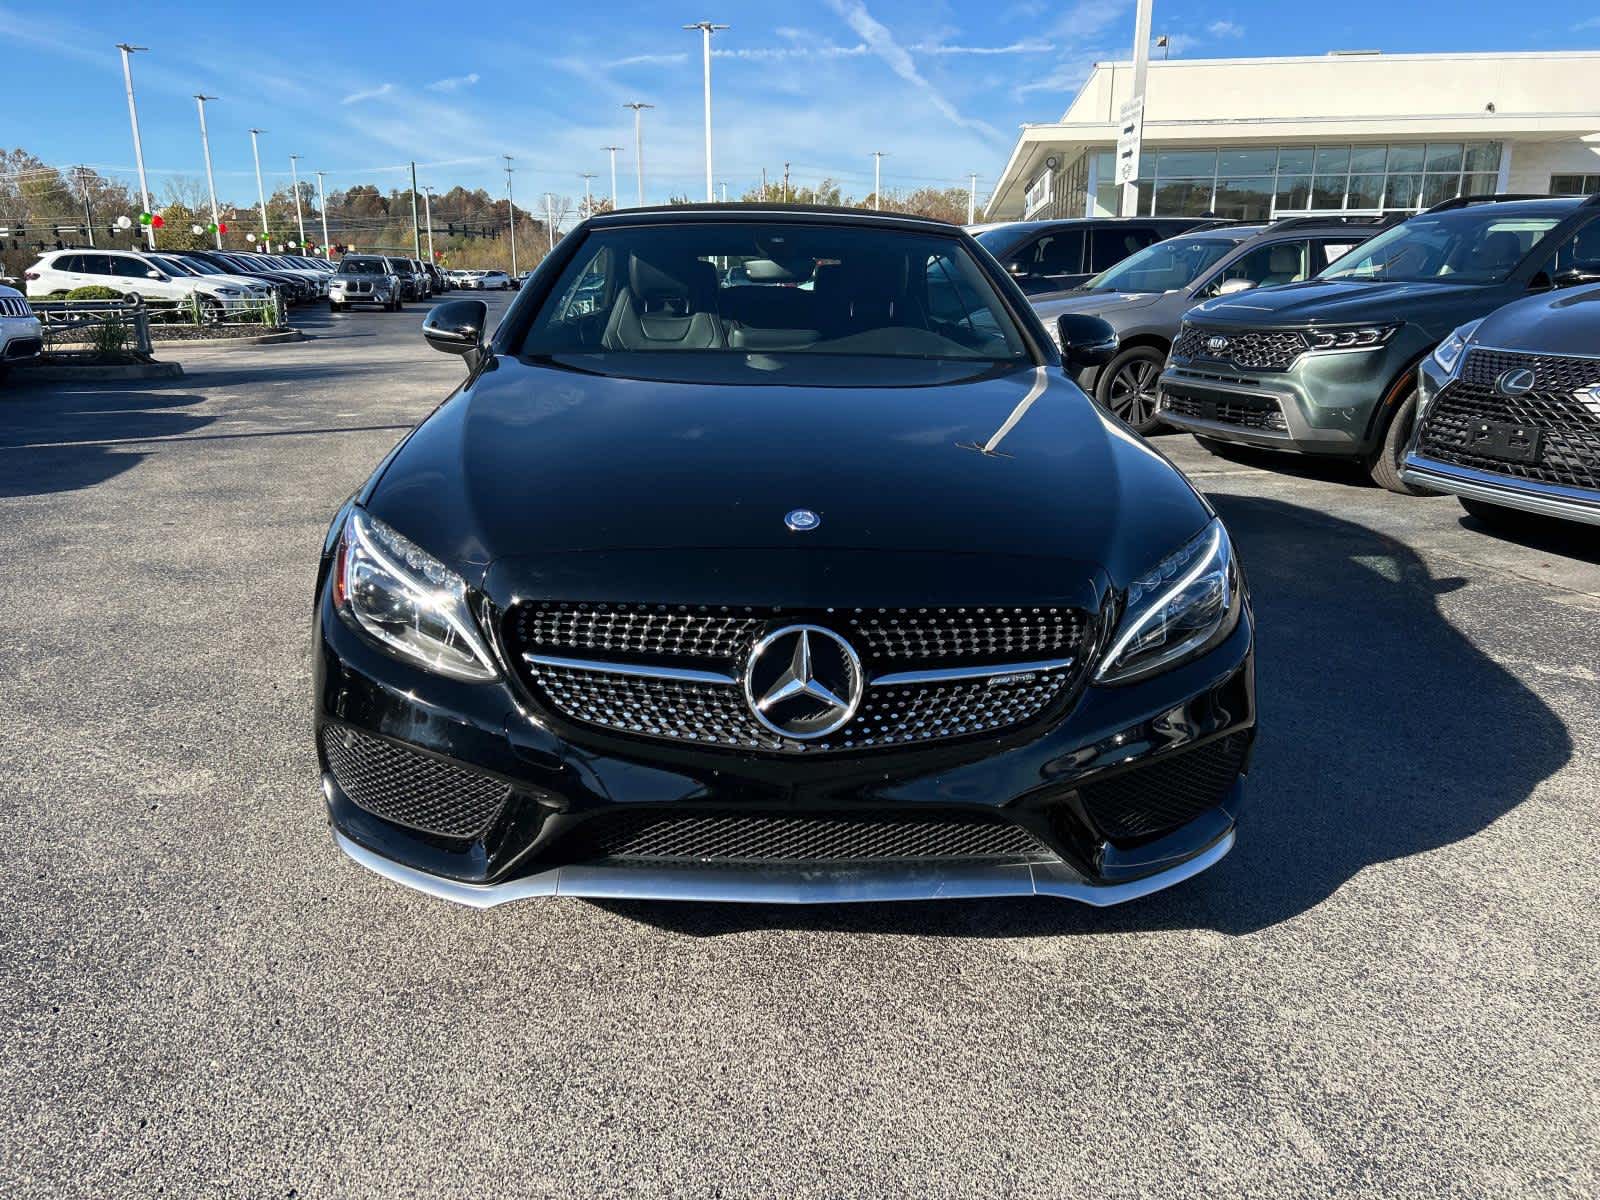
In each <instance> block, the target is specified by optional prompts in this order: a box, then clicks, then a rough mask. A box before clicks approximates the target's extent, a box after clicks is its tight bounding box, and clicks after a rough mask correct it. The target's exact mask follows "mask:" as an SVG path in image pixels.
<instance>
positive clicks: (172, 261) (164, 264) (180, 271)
mask: <svg viewBox="0 0 1600 1200" xmlns="http://www.w3.org/2000/svg"><path fill="white" fill-rule="evenodd" d="M150 258H151V260H152V261H153V262H154V263H155V264H156V265H157V266H158V267H160V268H161V269H162V270H164V271H165V272H167V274H169V275H198V274H200V272H199V271H196V270H195V269H194V268H193V267H191V266H189V264H188V263H186V262H183V261H181V260H179V259H176V258H168V257H167V256H166V255H165V254H152V255H151V256H150Z"/></svg>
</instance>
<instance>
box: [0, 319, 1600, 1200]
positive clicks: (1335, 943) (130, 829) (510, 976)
mask: <svg viewBox="0 0 1600 1200" xmlns="http://www.w3.org/2000/svg"><path fill="white" fill-rule="evenodd" d="M490 302H491V304H492V305H494V306H495V307H496V308H497V309H498V308H499V307H500V306H501V305H502V304H503V302H504V301H503V298H501V297H498V296H491V297H490ZM420 313H421V306H417V305H412V306H409V307H408V309H407V311H406V312H405V313H402V314H383V313H376V314H366V313H361V314H350V315H340V316H331V315H328V314H326V313H321V314H313V315H312V316H311V317H310V319H309V320H308V322H307V327H308V329H309V331H310V332H311V333H312V334H313V335H314V338H313V340H311V341H308V342H306V343H304V344H299V345H292V346H277V347H262V348H259V349H251V350H231V351H217V350H206V351H198V350H191V351H187V352H184V351H179V352H177V353H178V356H179V357H180V358H181V361H182V362H183V364H184V367H185V370H186V375H185V377H184V378H183V379H180V380H173V381H170V382H161V383H151V384H146V385H139V386H137V387H130V386H126V385H105V384H97V385H64V384H54V385H31V386H22V387H16V388H12V389H10V390H6V391H0V556H3V560H4V562H5V569H4V571H3V572H0V612H3V613H4V615H5V619H4V621H3V622H0V776H3V778H4V779H5V781H6V803H5V813H6V836H5V838H4V841H3V842H0V913H3V915H4V919H3V920H0V1019H3V1021H4V1027H5V1029H6V1036H5V1038H4V1039H3V1040H0V1128H4V1129H5V1130H6V1131H7V1132H6V1134H5V1135H4V1137H3V1138H0V1194H3V1195H5V1196H7V1197H47V1196H48V1197H61V1196H86V1197H87V1196H95V1197H101V1196H108V1195H118V1196H155V1195H168V1196H185V1197H187V1196H212V1195H217V1196H251V1197H256V1196H336V1197H367V1196H373V1197H378V1196H382V1197H402V1196H419V1197H435V1196H447V1195H464V1194H468V1193H471V1192H479V1191H488V1190H490V1189H492V1190H493V1191H494V1192H495V1193H497V1194H502V1193H503V1194H514V1195H525V1196H544V1195H548V1196H572V1197H592V1196H598V1195H607V1194H626V1195H652V1194H670V1195H681V1196H743V1195H784V1196H796V1197H799V1196H806V1197H810V1196H818V1197H824V1196H825V1197H841V1196H872V1197H882V1196H890V1195H896V1196H898V1195H910V1196H923V1197H933V1196H994V1195H1009V1196H1030V1197H1031V1196H1040V1197H1045V1196H1051V1197H1053V1196H1064V1195H1094V1196H1097V1197H1135V1196H1138V1197H1166V1196H1174V1197H1176V1196H1198V1195H1210V1196H1222V1195H1226V1196H1263V1197H1284V1196H1300V1195H1305V1196H1311V1195H1351V1196H1384V1197H1395V1196H1429V1197H1442V1196H1463V1197H1465V1196H1473V1197H1477V1196H1504V1197H1529V1196H1556V1197H1569V1196H1570V1197H1589V1196H1593V1195H1595V1194H1596V1193H1597V1191H1600V1094H1597V1092H1600V1084H1597V1080H1600V996H1597V957H1600V956H1597V954H1596V949H1595V947H1596V945H1597V940H1596V935H1595V928H1594V918H1595V913H1596V911H1597V908H1600V903H1597V902H1600V863H1597V852H1596V846H1597V840H1596V817H1597V809H1600V552H1597V551H1596V548H1595V544H1594V539H1593V538H1592V537H1590V538H1585V536H1584V535H1582V534H1579V533H1578V532H1573V533H1572V534H1570V535H1566V536H1557V535H1555V534H1553V533H1552V534H1550V535H1548V536H1546V537H1543V538H1536V537H1529V538H1527V539H1524V540H1521V541H1514V540H1507V539H1505V538H1503V537H1498V536H1495V535H1493V534H1491V533H1489V532H1487V531H1486V530H1484V529H1482V528H1479V527H1478V526H1476V525H1475V524H1474V523H1473V522H1472V521H1471V520H1470V519H1469V518H1467V517H1465V516H1464V514H1463V513H1462V512H1461V510H1460V508H1459V506H1458V505H1457V504H1456V502H1455V501H1454V500H1452V499H1449V498H1430V499H1404V498H1401V497H1396V496H1391V495H1388V494H1386V493H1383V492H1379V491H1376V490H1374V489H1372V488H1370V487H1364V486H1361V485H1360V484H1359V482H1358V480H1357V478H1356V476H1355V475H1354V474H1353V473H1348V472H1343V471H1341V470H1338V469H1336V468H1332V467H1323V468H1313V467H1308V466H1305V465H1303V464H1294V463H1288V464H1278V463H1274V462H1270V461H1264V460H1255V461H1242V460H1241V461H1234V460H1227V459H1218V458H1212V457H1211V456H1210V455H1208V454H1206V453H1205V452H1204V451H1203V450H1201V449H1199V448H1198V447H1197V446H1196V445H1195V444H1194V443H1193V442H1192V441H1191V440H1190V439H1188V438H1187V437H1180V436H1163V437H1158V438H1156V439H1155V444H1157V445H1158V446H1160V447H1161V448H1162V449H1163V450H1164V451H1165V452H1167V453H1168V454H1170V455H1171V456H1172V457H1173V458H1174V460H1175V461H1176V462H1178V463H1179V464H1180V465H1181V466H1182V467H1184V468H1185V469H1186V470H1188V471H1189V472H1190V473H1191V476H1192V478H1194V480H1195V482H1196V483H1197V485H1199V486H1200V487H1201V488H1202V489H1203V490H1204V491H1205V492H1206V493H1207V494H1208V495H1209V496H1210V497H1211V498H1212V500H1213V501H1214V503H1215V504H1216V506H1217V508H1218V509H1219V511H1220V512H1221V513H1222V514H1223V515H1224V517H1225V518H1226V519H1227V521H1228V523H1229V525H1230V527H1231V528H1232V530H1233V532H1234V536H1235V539H1236V541H1237V543H1238V546H1239V549H1240V553H1241V556H1242V559H1243V561H1244V564H1245V567H1246V570H1247V571H1248V573H1249V577H1250V581H1251V585H1252V587H1253V590H1254V596H1255V603H1256V607H1257V612H1258V616H1259V623H1260V644H1259V664H1258V665H1259V680H1260V707H1261V738H1260V742H1259V750H1258V755H1257V758H1256V761H1255V765H1254V769H1253V771H1252V773H1251V778H1250V786H1251V792H1252V796H1253V800H1252V803H1251V807H1250V809H1249V810H1248V812H1247V814H1246V817H1245V820H1244V824H1243V828H1242V831H1241V837H1240V841H1239V845H1238V847H1237V849H1236V850H1235V851H1234V852H1233V854H1232V855H1231V856H1229V857H1228V858H1227V859H1225V860H1224V861H1223V862H1222V863H1221V864H1220V865H1219V866H1218V867H1216V868H1215V869H1214V870H1212V871H1210V872H1208V873H1206V874H1204V875H1202V876H1200V877H1199V878H1197V879H1195V880H1192V881H1190V882H1188V883H1186V884H1184V885H1182V886H1180V887H1178V888H1176V889H1174V890H1172V891H1169V892H1166V893H1164V894H1161V895H1159V896H1156V897H1153V898H1151V899H1148V900H1146V901H1143V902H1140V903H1137V904H1134V905H1130V906H1127V907H1124V908H1120V909H1114V910H1109V911H1097V910H1090V909H1085V908H1080V907H1075V906H1072V905H1069V904H1066V903H1061V902H1048V901H1038V902H1030V903H1012V902H1005V903H999V902H987V903H963V904H946V905H930V904H914V905H898V906H896V905H890V906H870V907H829V908H819V909H792V908H783V909H771V908H761V907H723V906H699V907H696V906H681V905H679V906H674V905H660V904H654V905H652V904H633V903H629V904H624V903H607V904H595V903H586V902H581V901H571V900H552V901H542V902H534V903H524V904H520V905H510V906H506V907H504V908H500V909H496V910H491V911H487V912H479V911H471V910H466V909H461V908H456V907H453V906H449V905H446V904H443V903H441V902H438V901H435V900H431V899H428V898H426V897H424V896H421V895H418V894H415V893H412V892H409V891H406V890H404V889H401V888H399V887H396V886H394V885H392V884H389V883H387V882H385V881H383V880H381V879H379V878H377V877H376V876H373V875H370V874H368V873H366V872H365V871H363V870H361V869H360V868H358V867H356V866H355V865H353V864H352V863H350V862H348V861H346V860H344V859H343V858H342V857H341V856H340V855H339V854H338V853H337V851H336V850H335V849H334V848H333V846H332V845H331V844H330V842H329V838H328V833H327V829H326V826H325V823H324V819H323V814H322V804H321V800H320V796H319V794H318V789H317V780H316V769H315V760H314V753H313V747H312V741H311V730H310V719H309V690H310V672H309V629H310V606H311V590H312V584H313V574H314V568H315V558H316V552H317V547H318V545H319V543H320V539H321V537H322V533H323V530H324V528H325V526H326V523H327V521H328V519H329V517H330V515H331V514H332V512H333V511H334V509H335V507H336V506H337V505H338V503H339V502H340V501H341V500H342V499H343V498H344V496H346V495H347V494H348V493H349V492H350V491H351V490H352V489H353V488H354V487H355V486H356V485H357V484H358V483H360V481H361V480H362V479H363V478H364V477H365V476H366V474H367V473H368V472H369V471H370V469H371V468H372V466H373V464H374V463H375V462H376V461H377V459H378V458H379V457H380V456H381V455H382V454H383V452H384V451H385V450H387V449H388V447H389V446H391V445H392V444H393V443H394V442H395V441H396V440H397V439H398V438H399V437H400V436H401V435H402V433H403V432H404V430H405V429H406V428H408V427H409V426H410V425H411V424H412V423H414V422H415V421H417V420H418V419H420V418H421V417H422V416H424V415H425V414H426V413H427V412H428V411H429V410H430V408H431V407H432V406H433V405H434V404H436V403H437V402H438V401H439V400H440V399H441V398H442V397H443V396H444V395H445V394H446V393H447V392H448V391H449V389H450V388H452V387H453V386H454V385H455V383H456V382H458V380H459V379H460V377H461V367H460V364H459V363H458V362H456V361H454V360H452V359H449V358H447V357H445V356H442V355H438V354H433V353H430V352H429V351H428V350H427V349H426V348H425V347H424V345H423V343H422V341H421V339H420V337H419V336H418V334H417V326H418V323H419V318H420ZM1061 503H1062V504H1064V505H1070V504H1071V503H1072V493H1071V482H1070V480H1065V481H1063V489H1062V496H1061Z"/></svg>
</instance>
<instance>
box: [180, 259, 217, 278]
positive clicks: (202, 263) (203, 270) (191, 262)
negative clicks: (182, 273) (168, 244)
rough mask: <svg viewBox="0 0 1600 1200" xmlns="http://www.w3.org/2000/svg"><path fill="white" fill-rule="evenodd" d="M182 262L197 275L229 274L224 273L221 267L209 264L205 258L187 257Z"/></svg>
mask: <svg viewBox="0 0 1600 1200" xmlns="http://www.w3.org/2000/svg"><path fill="white" fill-rule="evenodd" d="M180 261H182V263H183V265H184V266H186V267H188V268H189V270H191V271H193V272H194V273H195V274H196V275H226V274H227V272H226V271H224V270H223V269H222V268H221V267H219V266H216V265H214V264H212V263H208V262H207V261H206V260H205V259H203V258H187V257H185V258H183V259H182V260H180Z"/></svg>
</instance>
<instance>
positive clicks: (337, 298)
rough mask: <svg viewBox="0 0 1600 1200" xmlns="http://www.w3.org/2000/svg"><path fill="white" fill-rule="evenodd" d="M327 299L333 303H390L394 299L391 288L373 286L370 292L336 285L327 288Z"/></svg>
mask: <svg viewBox="0 0 1600 1200" xmlns="http://www.w3.org/2000/svg"><path fill="white" fill-rule="evenodd" d="M328 300H329V301H330V302H331V303H333V304H384V305H387V304H391V303H393V301H394V291H393V289H392V288H387V287H383V288H373V289H372V291H370V292H352V291H347V290H346V289H344V288H342V287H339V286H337V285H335V286H333V287H330V288H329V289H328Z"/></svg>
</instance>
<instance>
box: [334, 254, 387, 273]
mask: <svg viewBox="0 0 1600 1200" xmlns="http://www.w3.org/2000/svg"><path fill="white" fill-rule="evenodd" d="M339 273H340V274H341V275H387V274H388V273H389V266H388V264H387V263H385V262H384V261H383V259H381V258H347V259H345V260H344V261H343V262H341V263H340V264H339Z"/></svg>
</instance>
